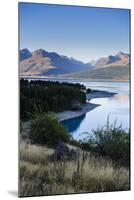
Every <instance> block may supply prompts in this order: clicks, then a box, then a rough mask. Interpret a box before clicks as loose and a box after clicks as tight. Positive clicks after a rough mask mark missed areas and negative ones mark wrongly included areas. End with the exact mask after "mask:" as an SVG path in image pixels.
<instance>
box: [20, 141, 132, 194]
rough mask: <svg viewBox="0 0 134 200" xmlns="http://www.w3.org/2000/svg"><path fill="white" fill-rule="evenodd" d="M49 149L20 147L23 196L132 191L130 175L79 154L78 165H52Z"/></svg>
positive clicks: (56, 163)
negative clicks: (130, 189) (130, 188)
mask: <svg viewBox="0 0 134 200" xmlns="http://www.w3.org/2000/svg"><path fill="white" fill-rule="evenodd" d="M53 152H54V150H53V149H49V148H47V147H42V146H36V145H30V144H29V145H26V144H25V143H22V144H21V145H20V160H21V161H20V196H38V195H53V194H67V193H80V192H102V191H118V190H129V187H130V186H129V171H128V169H126V168H123V167H122V168H121V167H119V166H118V167H117V166H115V165H114V164H113V163H112V161H111V160H108V159H105V158H103V157H100V156H99V157H98V156H94V155H92V154H90V153H87V152H83V151H82V150H80V155H79V158H78V159H77V160H75V161H73V160H71V161H67V160H66V161H50V160H49V157H50V155H52V154H53Z"/></svg>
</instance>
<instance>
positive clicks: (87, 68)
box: [19, 49, 130, 80]
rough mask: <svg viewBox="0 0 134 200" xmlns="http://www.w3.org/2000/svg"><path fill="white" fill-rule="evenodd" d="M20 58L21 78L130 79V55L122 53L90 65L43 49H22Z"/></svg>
mask: <svg viewBox="0 0 134 200" xmlns="http://www.w3.org/2000/svg"><path fill="white" fill-rule="evenodd" d="M19 58H20V63H19V71H20V76H34V77H36V76H47V77H49V76H53V77H54V76H58V77H59V76H61V77H72V78H87V79H116V80H128V79H129V63H130V55H129V54H127V53H124V52H121V51H120V52H118V53H117V54H116V55H109V56H108V57H102V58H100V59H98V60H96V61H91V62H88V63H84V62H82V61H79V60H76V59H74V58H69V57H67V56H63V55H59V54H58V53H56V52H48V51H45V50H43V49H38V50H36V51H34V52H30V51H29V50H28V49H22V50H20V53H19Z"/></svg>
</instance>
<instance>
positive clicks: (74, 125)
mask: <svg viewBox="0 0 134 200" xmlns="http://www.w3.org/2000/svg"><path fill="white" fill-rule="evenodd" d="M85 116H86V114H84V115H82V116H80V117H76V118H73V119H69V120H65V121H63V122H61V123H62V125H63V126H64V127H65V128H66V130H67V131H68V132H69V133H73V132H75V131H76V130H77V129H78V128H79V126H80V124H81V122H82V121H83V119H84V118H85Z"/></svg>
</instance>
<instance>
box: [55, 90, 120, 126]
mask: <svg viewBox="0 0 134 200" xmlns="http://www.w3.org/2000/svg"><path fill="white" fill-rule="evenodd" d="M115 94H117V93H112V92H106V91H98V90H95V91H93V92H91V93H89V94H86V99H87V101H90V100H91V99H94V98H106V97H112V96H114V95H115ZM98 106H101V105H100V104H93V103H90V102H87V103H85V104H83V105H81V106H80V107H79V110H76V111H72V110H66V111H63V112H58V113H56V117H57V119H58V121H59V122H62V121H65V120H69V119H73V118H76V117H80V116H82V115H84V114H86V113H87V112H90V111H91V110H93V109H95V108H96V107H98Z"/></svg>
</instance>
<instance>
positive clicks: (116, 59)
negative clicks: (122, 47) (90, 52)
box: [93, 51, 130, 67]
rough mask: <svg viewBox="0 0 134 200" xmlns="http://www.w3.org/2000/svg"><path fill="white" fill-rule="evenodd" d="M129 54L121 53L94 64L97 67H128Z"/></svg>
mask: <svg viewBox="0 0 134 200" xmlns="http://www.w3.org/2000/svg"><path fill="white" fill-rule="evenodd" d="M129 57H130V56H129V54H126V53H123V52H121V51H119V52H118V53H117V54H116V55H114V56H113V55H110V56H108V57H103V58H100V59H98V60H97V61H95V62H94V64H93V65H94V66H95V67H109V66H125V65H126V66H128V65H129V59H130V58H129Z"/></svg>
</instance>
